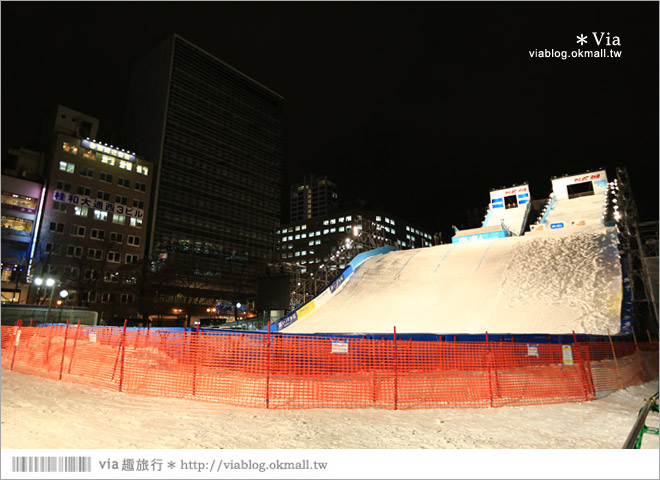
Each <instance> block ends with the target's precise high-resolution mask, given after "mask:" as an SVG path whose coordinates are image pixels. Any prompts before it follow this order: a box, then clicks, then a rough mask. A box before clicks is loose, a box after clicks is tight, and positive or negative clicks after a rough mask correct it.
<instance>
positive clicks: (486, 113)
mask: <svg viewBox="0 0 660 480" xmlns="http://www.w3.org/2000/svg"><path fill="white" fill-rule="evenodd" d="M1 8H2V146H3V153H4V152H5V151H6V148H7V147H9V146H29V144H30V138H31V137H33V136H34V134H35V133H36V132H38V129H39V128H40V125H41V123H42V117H43V115H44V112H46V111H47V109H48V108H50V107H52V106H53V105H54V104H57V103H61V104H63V105H66V106H68V107H70V108H74V109H77V110H80V111H82V112H84V113H87V114H90V115H93V116H95V117H97V118H99V119H100V120H101V131H100V135H99V137H100V139H101V140H105V139H107V140H112V139H118V138H119V139H120V138H121V131H122V121H123V114H124V110H123V105H122V102H123V96H124V94H125V92H126V89H127V82H128V73H129V68H130V64H131V62H132V61H133V60H135V59H136V58H138V57H139V56H140V55H141V54H143V53H144V52H146V51H147V50H149V49H150V48H151V47H153V46H154V45H155V44H157V43H158V42H159V41H161V40H162V39H163V38H164V37H165V36H167V35H168V34H171V33H173V32H176V33H178V34H180V35H181V36H182V37H184V38H186V39H187V40H189V41H191V42H192V43H194V44H196V45H198V46H199V47H201V48H203V49H205V50H206V51H208V52H210V53H212V54H213V55H215V56H216V57H218V58H220V59H222V60H223V61H225V62H226V63H228V64H230V65H232V66H233V67H235V68H236V69H238V70H240V71H242V72H243V73H245V74H247V75H249V76H251V77H252V78H254V79H255V80H257V81H259V82H260V83H262V84H264V85H266V86H268V87H269V88H271V89H272V90H274V91H276V92H278V93H279V94H281V95H283V96H284V97H285V111H286V120H285V157H284V182H285V191H286V189H287V187H288V185H290V184H291V183H295V182H297V181H299V180H301V179H302V176H303V174H304V173H306V172H316V173H318V174H327V175H329V176H330V177H332V178H334V179H335V180H336V181H337V182H338V183H339V185H340V195H341V197H342V199H344V200H348V199H352V198H355V197H358V196H359V197H362V198H365V199H367V200H369V201H372V202H374V203H375V204H379V205H382V206H384V207H385V208H386V209H387V210H388V211H390V212H391V213H393V214H399V215H401V216H402V217H404V218H406V219H409V220H411V221H415V222H418V223H419V224H420V225H422V226H425V227H427V228H429V229H432V230H434V231H436V230H446V229H448V228H449V227H450V226H451V225H452V224H456V225H460V224H462V223H463V222H464V221H465V219H466V211H467V209H469V208H479V209H481V210H485V207H486V206H487V203H488V192H489V191H490V189H491V188H496V187H500V186H511V185H513V184H515V183H520V182H524V181H528V182H529V183H530V189H531V194H532V197H533V198H542V197H545V196H547V195H548V193H549V192H550V177H551V176H554V175H563V174H574V173H575V174H577V173H582V172H583V171H585V170H588V169H597V168H599V167H606V168H608V171H609V172H610V173H613V168H614V167H616V166H619V165H623V166H626V167H627V168H628V172H629V175H630V177H631V179H632V183H633V189H634V193H635V196H636V201H637V204H638V209H639V211H640V216H641V217H642V219H645V220H651V219H656V220H657V219H658V201H659V197H658V158H659V157H658V128H659V125H658V117H659V115H658V104H659V101H658V85H659V82H658V55H659V52H658V41H659V35H658V3H657V2H640V3H634V2H625V3H617V2H602V3H600V2H585V3H577V2H550V3H541V2H529V3H526V2H511V3H499V2H485V3H480V2H448V3H444V2H420V3H415V2H401V3H399V2H386V3H380V2H366V3H357V2H334V3H325V2H291V3H280V2H265V3H261V2H238V3H228V2H200V3H193V2H184V3H178V2H148V3H139V2H89V3H88V2H72V3H59V2H46V3H35V2H2V6H1ZM592 32H598V35H599V36H600V32H603V33H604V35H603V36H602V43H601V46H597V45H596V43H595V39H594V36H593V34H592ZM582 34H584V35H586V36H587V41H588V43H587V44H586V45H583V46H580V45H579V44H577V36H578V35H582ZM615 37H618V41H619V42H620V46H619V45H612V44H613V43H616V41H617V40H616V39H615ZM608 38H609V41H610V46H609V47H608V46H607V45H606V43H607V40H608ZM599 48H613V49H616V50H618V51H620V52H622V53H621V58H574V59H572V58H569V59H567V60H561V59H560V58H532V57H530V51H532V52H533V51H535V50H539V51H542V52H543V51H545V50H547V51H549V52H551V51H552V50H555V51H564V50H565V51H567V52H569V55H570V52H571V51H573V50H578V49H581V50H583V51H584V50H594V51H595V50H597V49H599ZM118 143H119V142H118ZM120 146H121V145H120ZM127 147H128V146H127ZM283 220H286V218H284V219H283Z"/></svg>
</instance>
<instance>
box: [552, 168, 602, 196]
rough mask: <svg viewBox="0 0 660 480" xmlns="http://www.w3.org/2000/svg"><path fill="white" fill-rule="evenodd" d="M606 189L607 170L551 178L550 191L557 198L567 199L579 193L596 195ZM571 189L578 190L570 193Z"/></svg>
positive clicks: (579, 194)
mask: <svg viewBox="0 0 660 480" xmlns="http://www.w3.org/2000/svg"><path fill="white" fill-rule="evenodd" d="M606 189H607V172H606V171H605V170H598V171H596V172H587V173H582V174H580V175H569V176H566V177H561V178H553V179H552V191H553V192H554V194H555V198H556V199H557V200H568V199H570V198H575V197H576V196H581V195H598V194H599V193H600V194H602V193H604V192H605V190H606ZM572 191H575V192H579V193H576V194H571V192H572Z"/></svg>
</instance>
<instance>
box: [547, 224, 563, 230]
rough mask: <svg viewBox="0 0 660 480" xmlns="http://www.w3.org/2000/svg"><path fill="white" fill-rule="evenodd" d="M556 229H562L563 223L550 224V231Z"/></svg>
mask: <svg viewBox="0 0 660 480" xmlns="http://www.w3.org/2000/svg"><path fill="white" fill-rule="evenodd" d="M558 228H564V222H557V223H551V224H550V229H551V230H556V229H558Z"/></svg>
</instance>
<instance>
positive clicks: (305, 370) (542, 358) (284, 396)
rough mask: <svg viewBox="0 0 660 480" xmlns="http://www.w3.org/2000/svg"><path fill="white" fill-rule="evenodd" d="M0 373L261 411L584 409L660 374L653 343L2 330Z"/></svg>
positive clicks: (60, 328) (92, 329)
mask: <svg viewBox="0 0 660 480" xmlns="http://www.w3.org/2000/svg"><path fill="white" fill-rule="evenodd" d="M1 344H2V345H1V346H2V368H5V369H11V370H14V371H17V372H22V373H27V374H32V375H38V376H42V377H46V378H51V379H55V380H58V379H59V380H64V381H69V382H77V383H82V384H87V385H92V386H95V387H100V388H104V389H110V390H115V391H121V392H128V393H136V394H143V395H153V396H162V397H177V398H187V399H197V400H202V401H208V402H218V403H223V404H228V405H237V406H247V407H260V408H285V409H286V408H288V409H294V408H364V407H377V408H387V409H412V408H439V407H450V408H456V407H469V408H474V407H501V406H521V405H539V404H548V403H562V402H581V401H585V400H591V399H593V398H595V397H596V394H597V393H600V392H606V391H613V390H617V389H621V388H625V387H628V386H631V385H637V384H641V383H644V382H646V381H649V380H652V379H654V378H656V377H657V375H658V342H645V343H639V344H636V343H632V342H620V341H615V342H610V343H608V342H591V343H578V344H572V345H558V344H538V345H528V344H525V343H511V342H426V341H412V340H407V341H403V340H397V341H394V340H388V339H363V338H348V339H341V340H338V339H335V340H333V339H331V338H323V337H314V336H300V337H297V336H281V335H272V336H270V341H269V336H268V335H260V334H216V333H208V332H200V333H196V332H182V331H170V330H156V329H153V330H145V329H121V328H119V329H118V328H103V327H89V326H75V325H70V326H68V327H67V326H64V325H57V326H50V327H6V326H3V327H2V337H1Z"/></svg>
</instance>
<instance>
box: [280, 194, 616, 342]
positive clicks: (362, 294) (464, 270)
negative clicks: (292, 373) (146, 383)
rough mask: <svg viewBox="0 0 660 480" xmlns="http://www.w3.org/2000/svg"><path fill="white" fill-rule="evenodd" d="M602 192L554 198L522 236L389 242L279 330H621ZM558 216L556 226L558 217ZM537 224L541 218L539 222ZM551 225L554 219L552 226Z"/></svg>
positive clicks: (612, 242)
mask: <svg viewBox="0 0 660 480" xmlns="http://www.w3.org/2000/svg"><path fill="white" fill-rule="evenodd" d="M605 202H606V196H604V195H603V194H601V192H595V193H594V194H592V195H588V196H577V197H573V198H567V197H565V196H562V195H561V194H559V195H555V196H553V197H552V198H551V201H550V202H549V205H548V207H547V208H546V211H545V212H544V213H543V218H542V219H541V221H540V223H539V224H538V225H543V226H544V227H546V228H537V229H536V230H534V231H532V232H527V234H525V235H523V236H512V237H507V238H495V239H485V240H475V241H468V242H463V243H454V244H446V245H437V246H434V247H428V248H421V249H414V250H403V251H390V252H387V253H384V254H380V255H375V256H372V257H369V258H367V259H366V260H364V261H362V262H361V263H360V264H359V265H357V266H355V267H353V268H352V271H351V275H350V278H349V279H347V280H346V281H342V282H341V283H340V284H339V285H338V286H337V287H336V288H335V289H334V290H333V291H332V294H331V295H330V294H327V295H326V298H325V300H324V302H322V304H319V305H317V304H314V303H311V302H310V303H309V304H307V305H305V306H303V307H302V308H301V309H300V310H299V311H302V312H303V314H304V316H303V317H302V318H299V319H296V320H297V321H294V322H292V323H290V324H288V325H287V324H286V323H285V324H282V325H281V327H280V330H281V331H282V332H283V333H335V334H338V333H346V334H351V333H391V332H392V330H393V327H395V326H396V329H397V332H398V333H433V334H452V333H454V334H455V333H483V332H486V331H487V332H489V333H510V334H528V333H546V334H561V333H571V332H573V331H574V332H575V333H585V334H595V335H607V334H608V333H612V334H615V333H620V332H621V331H622V327H621V325H622V300H623V299H624V288H623V284H624V276H623V275H622V264H621V258H620V256H619V250H618V233H617V230H616V228H615V227H608V226H604V225H603V221H602V215H603V210H604V207H605ZM558 224H561V226H558ZM538 225H537V226H538ZM551 226H552V227H551Z"/></svg>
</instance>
